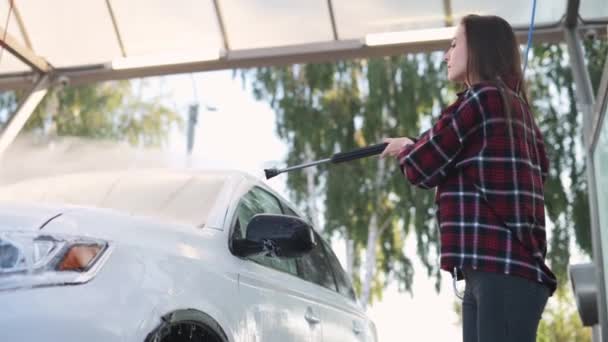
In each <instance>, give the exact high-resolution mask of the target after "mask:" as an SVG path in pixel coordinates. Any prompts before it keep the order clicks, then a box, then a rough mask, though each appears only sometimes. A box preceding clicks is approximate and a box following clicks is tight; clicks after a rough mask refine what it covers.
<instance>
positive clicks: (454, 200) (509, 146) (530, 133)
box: [399, 82, 557, 291]
mask: <svg viewBox="0 0 608 342" xmlns="http://www.w3.org/2000/svg"><path fill="white" fill-rule="evenodd" d="M504 91H505V94H506V96H507V99H508V100H509V101H510V104H511V120H512V130H513V136H514V139H510V138H509V130H508V125H507V120H506V116H505V115H506V113H505V110H504V108H503V104H502V100H501V96H500V93H499V90H498V88H496V86H495V85H493V84H492V83H489V82H487V83H486V82H483V83H479V84H476V85H475V86H473V87H471V88H469V89H468V90H467V91H465V92H462V93H460V94H459V95H458V100H457V101H456V102H455V103H453V104H452V105H451V106H449V107H448V108H446V109H445V110H444V111H443V112H442V114H441V116H440V117H439V119H438V120H437V122H435V123H434V125H433V127H432V128H431V129H429V130H428V131H426V132H424V133H423V134H422V135H420V136H419V137H418V139H417V140H416V142H415V143H414V144H411V145H408V146H406V147H405V148H404V149H403V150H402V151H401V153H400V154H399V162H400V165H401V170H402V172H403V173H404V174H405V176H406V177H407V179H408V180H409V181H410V182H411V183H412V184H414V185H416V186H419V187H422V188H425V189H430V188H434V187H437V190H436V197H435V201H436V203H437V204H438V214H437V217H438V222H439V230H440V236H441V268H442V269H444V270H446V271H449V272H450V273H451V272H454V271H455V272H456V273H457V275H456V276H457V277H458V278H459V279H460V278H461V277H462V274H461V272H460V271H461V270H462V269H463V268H465V267H471V268H473V269H477V270H481V271H487V272H498V273H504V274H511V275H516V276H521V277H524V278H527V279H530V280H532V281H536V282H540V283H543V284H546V285H547V286H548V287H549V288H550V289H551V291H554V290H555V287H556V283H557V282H556V279H555V276H554V274H553V273H552V272H551V270H550V269H549V268H548V267H547V265H546V264H545V255H546V251H547V241H546V235H545V210H544V196H543V183H544V180H545V177H546V175H547V169H548V159H547V156H546V155H545V148H544V144H543V136H542V135H541V133H540V130H539V129H538V127H537V125H536V124H535V123H534V118H533V116H532V114H531V112H530V109H529V107H528V105H527V104H526V102H525V101H523V100H522V99H521V98H520V97H519V96H518V95H517V94H516V93H515V92H513V91H511V90H510V89H508V90H507V89H505V90H504Z"/></svg>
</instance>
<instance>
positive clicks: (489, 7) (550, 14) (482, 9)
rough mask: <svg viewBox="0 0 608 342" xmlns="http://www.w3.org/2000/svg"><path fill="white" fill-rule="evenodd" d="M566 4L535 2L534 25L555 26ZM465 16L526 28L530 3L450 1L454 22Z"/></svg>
mask: <svg viewBox="0 0 608 342" xmlns="http://www.w3.org/2000/svg"><path fill="white" fill-rule="evenodd" d="M602 1H605V0H602ZM582 2H583V3H584V2H585V0H583V1H582ZM566 4H567V2H566V1H553V0H552V1H537V2H536V18H535V20H534V23H535V25H547V24H557V23H558V22H559V21H560V19H561V18H562V17H563V16H564V14H565V13H566ZM467 14H481V15H488V14H491V15H499V16H501V17H503V18H504V19H505V20H507V21H508V22H509V23H510V24H511V25H512V26H518V27H527V26H528V25H530V15H531V14H532V1H531V0H510V1H488V0H452V15H453V16H454V20H455V22H458V21H459V20H460V19H461V18H462V17H463V16H465V15H467Z"/></svg>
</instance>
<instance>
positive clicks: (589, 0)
mask: <svg viewBox="0 0 608 342" xmlns="http://www.w3.org/2000/svg"><path fill="white" fill-rule="evenodd" d="M579 13H580V15H581V17H582V18H583V20H584V21H595V20H598V19H604V20H605V19H608V2H607V1H606V0H583V1H581V8H580V10H579Z"/></svg>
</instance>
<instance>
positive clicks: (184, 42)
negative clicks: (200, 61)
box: [111, 0, 222, 56]
mask: <svg viewBox="0 0 608 342" xmlns="http://www.w3.org/2000/svg"><path fill="white" fill-rule="evenodd" d="M111 4H112V9H113V11H114V15H115V18H116V22H117V26H118V31H119V33H120V36H121V38H122V42H123V46H124V48H125V53H126V55H127V56H139V55H159V54H165V53H166V52H167V51H174V52H180V51H181V52H187V53H194V54H195V53H196V51H197V50H205V51H208V50H209V49H216V50H219V49H220V48H221V47H222V40H221V34H220V32H219V26H218V22H217V19H216V18H217V17H216V15H215V9H214V7H213V3H212V2H211V0H207V1H200V0H173V1H166V0H120V1H116V0H114V1H112V2H111Z"/></svg>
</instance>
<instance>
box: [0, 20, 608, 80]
mask: <svg viewBox="0 0 608 342" xmlns="http://www.w3.org/2000/svg"><path fill="white" fill-rule="evenodd" d="M586 26H587V27H592V28H595V29H596V30H597V32H598V33H599V34H600V35H601V36H606V26H605V25H600V24H598V25H595V26H590V25H586ZM516 34H517V36H518V38H519V39H520V41H525V39H526V35H527V28H525V29H524V28H518V29H516ZM450 40H451V37H449V38H448V37H444V38H443V39H435V40H429V41H413V42H406V43H398V42H395V43H394V44H385V45H380V46H366V45H365V44H364V42H363V41H361V40H358V39H353V40H342V41H330V42H325V43H313V44H301V45H292V46H283V47H276V48H257V49H245V50H229V51H228V52H227V53H225V54H224V55H223V57H220V58H219V59H215V60H204V61H203V60H200V61H188V62H183V63H175V64H168V65H155V66H147V67H138V68H126V69H123V70H115V69H112V68H111V67H110V64H107V65H104V64H100V65H91V66H83V67H78V68H59V69H55V70H54V76H59V75H61V76H65V77H67V78H68V79H69V81H70V84H72V85H77V84H87V83H92V82H102V81H109V80H120V79H129V78H138V77H150V76H161V75H168V74H179V73H191V72H200V71H210V70H222V69H237V68H253V67H264V66H280V65H289V64H297V63H322V62H331V61H336V60H344V59H354V58H371V57H382V56H392V55H400V54H404V53H417V52H432V51H441V50H444V49H446V47H447V46H448V44H449V42H450ZM534 41H535V42H541V41H542V42H560V41H564V29H563V27H562V26H561V25H559V26H557V25H556V26H550V27H537V29H536V30H535V31H534ZM33 79H34V75H33V74H32V73H23V74H12V75H6V76H4V77H0V90H11V89H24V88H27V87H29V86H31V84H32V82H33V81H32V80H33Z"/></svg>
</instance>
